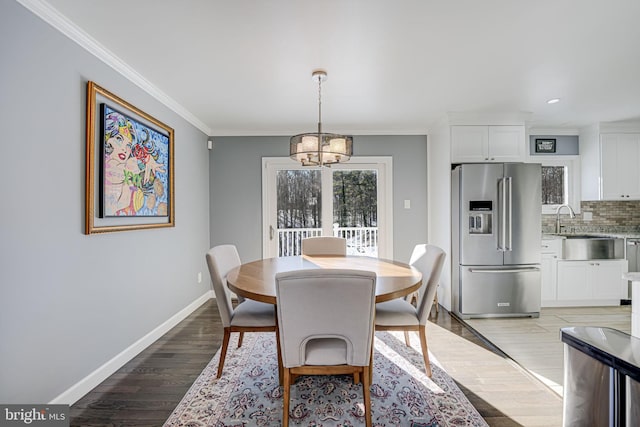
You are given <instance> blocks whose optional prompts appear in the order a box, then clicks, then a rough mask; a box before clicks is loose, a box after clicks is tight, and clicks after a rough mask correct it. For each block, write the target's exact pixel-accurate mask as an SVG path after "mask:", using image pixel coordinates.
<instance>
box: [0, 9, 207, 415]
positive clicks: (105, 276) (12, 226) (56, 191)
mask: <svg viewBox="0 0 640 427" xmlns="http://www.w3.org/2000/svg"><path fill="white" fill-rule="evenodd" d="M0 58H2V59H1V61H2V65H1V66H0V128H1V129H2V137H1V138H0V144H1V147H2V154H1V156H0V159H1V160H2V166H1V167H0V183H1V184H0V185H1V186H2V193H1V194H2V204H1V209H0V229H1V233H0V248H1V251H2V252H1V254H0V255H1V256H0V402H3V403H46V402H49V401H51V399H53V398H55V397H56V396H58V395H59V394H60V393H62V392H64V391H65V390H67V389H68V388H69V387H71V386H72V385H74V384H76V383H77V382H78V381H80V380H81V379H83V378H85V377H86V376H87V375H89V374H90V373H91V372H93V371H94V370H96V369H97V368H99V367H100V366H101V365H103V364H104V363H105V362H107V361H109V360H110V359H112V358H113V357H114V356H116V355H117V354H118V353H120V352H121V351H123V350H124V349H126V348H127V347H129V346H130V345H131V344H133V343H134V342H136V341H137V340H139V339H140V338H141V337H143V336H144V335H146V334H147V333H149V332H150V331H152V330H153V329H154V328H156V327H158V326H159V325H160V324H162V323H163V322H165V321H166V320H167V319H169V318H170V317H171V316H173V315H175V314H176V313H177V312H179V311H180V310H181V309H183V308H185V307H186V306H188V305H189V304H190V303H192V302H193V301H195V300H196V299H197V298H198V297H199V296H201V295H203V294H205V293H206V292H207V291H208V290H209V289H210V283H209V280H208V278H207V277H208V274H207V269H206V264H205V262H204V253H205V251H206V249H207V248H208V246H209V182H208V180H207V174H208V169H209V162H208V158H207V155H206V152H207V150H206V135H204V134H203V133H202V132H200V131H199V130H197V129H196V128H195V127H193V126H191V125H190V124H189V123H188V122H187V121H185V120H184V119H182V118H181V117H179V116H178V115H177V114H175V113H173V112H172V111H170V110H169V109H168V108H166V107H165V106H163V105H162V104H160V103H159V102H158V101H156V100H155V99H153V98H152V97H151V96H149V95H148V94H146V93H145V92H143V91H142V90H141V89H139V88H138V87H137V86H135V85H133V84H132V83H131V82H130V81H129V80H127V79H125V78H124V77H123V76H121V75H120V74H118V73H116V72H115V71H114V70H113V69H111V68H110V67H108V66H107V65H105V64H104V63H103V62H101V61H100V60H98V59H96V58H95V57H94V56H92V55H90V54H89V53H88V52H86V51H85V50H84V49H82V48H80V47H79V46H78V45H77V44H75V43H74V42H72V41H71V40H69V39H67V38H66V37H65V36H63V35H62V34H60V33H59V32H58V31H57V30H54V29H53V28H52V27H50V26H49V25H48V24H46V23H45V22H43V21H41V20H40V19H39V18H37V17H36V16H35V15H33V14H32V13H30V12H29V11H27V10H26V9H24V8H23V7H22V6H21V5H19V4H18V3H17V2H14V1H2V2H0ZM87 80H93V81H95V82H96V83H98V84H99V85H101V86H102V87H104V88H105V89H108V90H110V91H111V92H113V93H115V94H116V95H118V96H120V97H122V98H124V99H125V100H127V101H129V102H130V103H132V104H133V105H135V106H137V107H138V108H140V109H142V110H143V111H146V112H147V113H149V114H151V115H152V116H154V117H156V118H157V119H159V120H160V121H162V122H164V123H166V124H167V125H169V126H171V127H173V128H174V129H175V173H176V178H175V189H176V197H175V202H176V226H175V228H165V229H158V230H144V231H142V230H141V231H129V232H119V233H108V234H104V235H91V236H87V235H84V234H83V230H84V188H85V185H84V182H85V175H84V174H85V136H84V134H85V114H86V113H85V97H86V83H87ZM199 271H202V272H203V275H204V277H205V280H203V282H202V283H201V284H197V281H196V277H197V273H198V272H199Z"/></svg>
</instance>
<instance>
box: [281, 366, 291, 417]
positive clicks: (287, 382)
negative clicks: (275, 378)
mask: <svg viewBox="0 0 640 427" xmlns="http://www.w3.org/2000/svg"><path fill="white" fill-rule="evenodd" d="M283 376H284V381H283V382H284V387H283V388H284V391H283V396H282V425H283V426H284V427H288V426H289V399H291V375H290V372H289V369H288V368H286V369H284V375H283Z"/></svg>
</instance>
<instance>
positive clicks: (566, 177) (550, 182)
mask: <svg viewBox="0 0 640 427" xmlns="http://www.w3.org/2000/svg"><path fill="white" fill-rule="evenodd" d="M536 160H537V159H536ZM539 161H540V163H542V213H543V214H555V213H556V209H557V208H558V206H560V205H563V204H569V205H570V206H571V207H572V208H573V210H574V211H575V212H576V213H579V212H580V158H579V157H578V156H544V159H540V160H539Z"/></svg>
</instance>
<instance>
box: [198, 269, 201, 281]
mask: <svg viewBox="0 0 640 427" xmlns="http://www.w3.org/2000/svg"><path fill="white" fill-rule="evenodd" d="M198 283H202V271H199V272H198Z"/></svg>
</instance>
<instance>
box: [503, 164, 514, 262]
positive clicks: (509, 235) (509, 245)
mask: <svg viewBox="0 0 640 427" xmlns="http://www.w3.org/2000/svg"><path fill="white" fill-rule="evenodd" d="M505 179H506V180H507V184H508V185H507V188H508V189H509V191H508V192H507V194H508V205H507V210H508V216H507V218H509V225H508V226H505V229H506V231H507V235H506V242H505V250H507V251H510V250H511V249H512V247H513V233H512V231H513V222H512V219H513V206H512V205H513V199H512V196H513V182H512V177H510V176H509V177H507V178H505Z"/></svg>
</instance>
